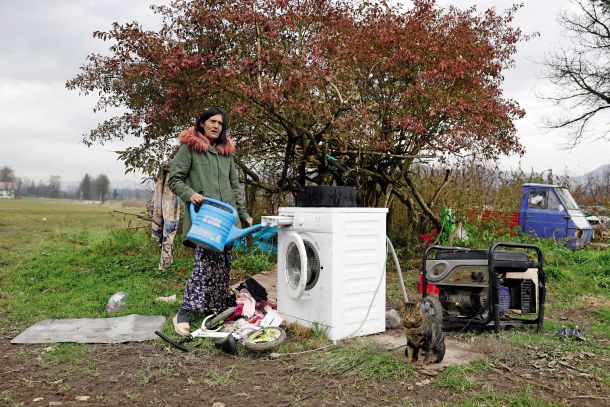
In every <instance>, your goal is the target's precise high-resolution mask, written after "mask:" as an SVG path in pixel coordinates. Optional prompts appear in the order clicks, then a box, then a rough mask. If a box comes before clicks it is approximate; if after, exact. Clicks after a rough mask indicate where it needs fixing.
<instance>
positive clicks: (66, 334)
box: [11, 314, 165, 343]
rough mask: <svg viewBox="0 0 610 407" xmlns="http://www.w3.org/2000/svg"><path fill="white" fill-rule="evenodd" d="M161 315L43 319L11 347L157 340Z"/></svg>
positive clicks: (17, 338)
mask: <svg viewBox="0 0 610 407" xmlns="http://www.w3.org/2000/svg"><path fill="white" fill-rule="evenodd" d="M164 323H165V317H164V316H162V315H154V316H149V315H138V314H131V315H127V316H124V317H117V318H78V319H45V320H44V321H40V322H37V323H35V324H34V325H32V326H31V327H29V328H28V329H26V330H25V331H23V332H22V333H21V334H19V336H17V337H16V338H14V339H13V340H12V341H11V343H54V342H76V343H121V342H138V341H147V340H150V339H158V338H159V337H158V336H157V335H155V331H156V330H161V328H162V326H163V324H164Z"/></svg>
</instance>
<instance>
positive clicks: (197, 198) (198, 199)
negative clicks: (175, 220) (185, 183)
mask: <svg viewBox="0 0 610 407" xmlns="http://www.w3.org/2000/svg"><path fill="white" fill-rule="evenodd" d="M189 201H190V202H191V203H194V204H202V203H203V195H201V194H198V193H196V192H195V193H194V194H193V195H191V197H190V198H189Z"/></svg>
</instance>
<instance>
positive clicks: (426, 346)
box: [402, 301, 445, 363]
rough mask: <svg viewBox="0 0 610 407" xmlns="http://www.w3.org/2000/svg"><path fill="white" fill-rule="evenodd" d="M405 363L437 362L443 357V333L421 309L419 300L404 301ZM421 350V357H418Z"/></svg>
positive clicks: (434, 321) (437, 324) (435, 322)
mask: <svg viewBox="0 0 610 407" xmlns="http://www.w3.org/2000/svg"><path fill="white" fill-rule="evenodd" d="M402 323H403V325H404V327H405V329H406V336H407V348H406V349H405V356H406V357H407V363H439V362H441V361H442V360H443V357H445V334H444V333H443V330H442V328H441V326H440V324H439V323H438V321H437V320H436V319H434V318H432V317H431V316H429V315H424V313H423V312H422V311H421V302H420V301H417V302H407V303H404V316H403V318H402ZM420 351H421V357H420Z"/></svg>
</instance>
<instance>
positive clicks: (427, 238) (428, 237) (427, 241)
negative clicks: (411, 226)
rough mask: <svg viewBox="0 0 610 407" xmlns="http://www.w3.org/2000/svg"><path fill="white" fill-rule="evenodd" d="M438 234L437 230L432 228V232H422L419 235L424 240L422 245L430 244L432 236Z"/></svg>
mask: <svg viewBox="0 0 610 407" xmlns="http://www.w3.org/2000/svg"><path fill="white" fill-rule="evenodd" d="M436 235H438V230H436V229H434V230H433V231H432V232H428V233H424V234H423V235H419V237H420V238H421V240H423V242H424V247H428V246H430V241H431V240H432V239H433V238H434V236H436Z"/></svg>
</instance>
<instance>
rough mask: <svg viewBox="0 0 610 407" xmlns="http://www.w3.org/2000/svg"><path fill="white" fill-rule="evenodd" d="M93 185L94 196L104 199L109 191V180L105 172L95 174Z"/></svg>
mask: <svg viewBox="0 0 610 407" xmlns="http://www.w3.org/2000/svg"><path fill="white" fill-rule="evenodd" d="M94 186H95V197H96V199H99V200H100V201H102V202H105V201H106V197H107V196H108V193H109V192H110V180H109V179H108V176H107V175H106V174H100V175H98V176H97V178H96V179H95V182H94Z"/></svg>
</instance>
